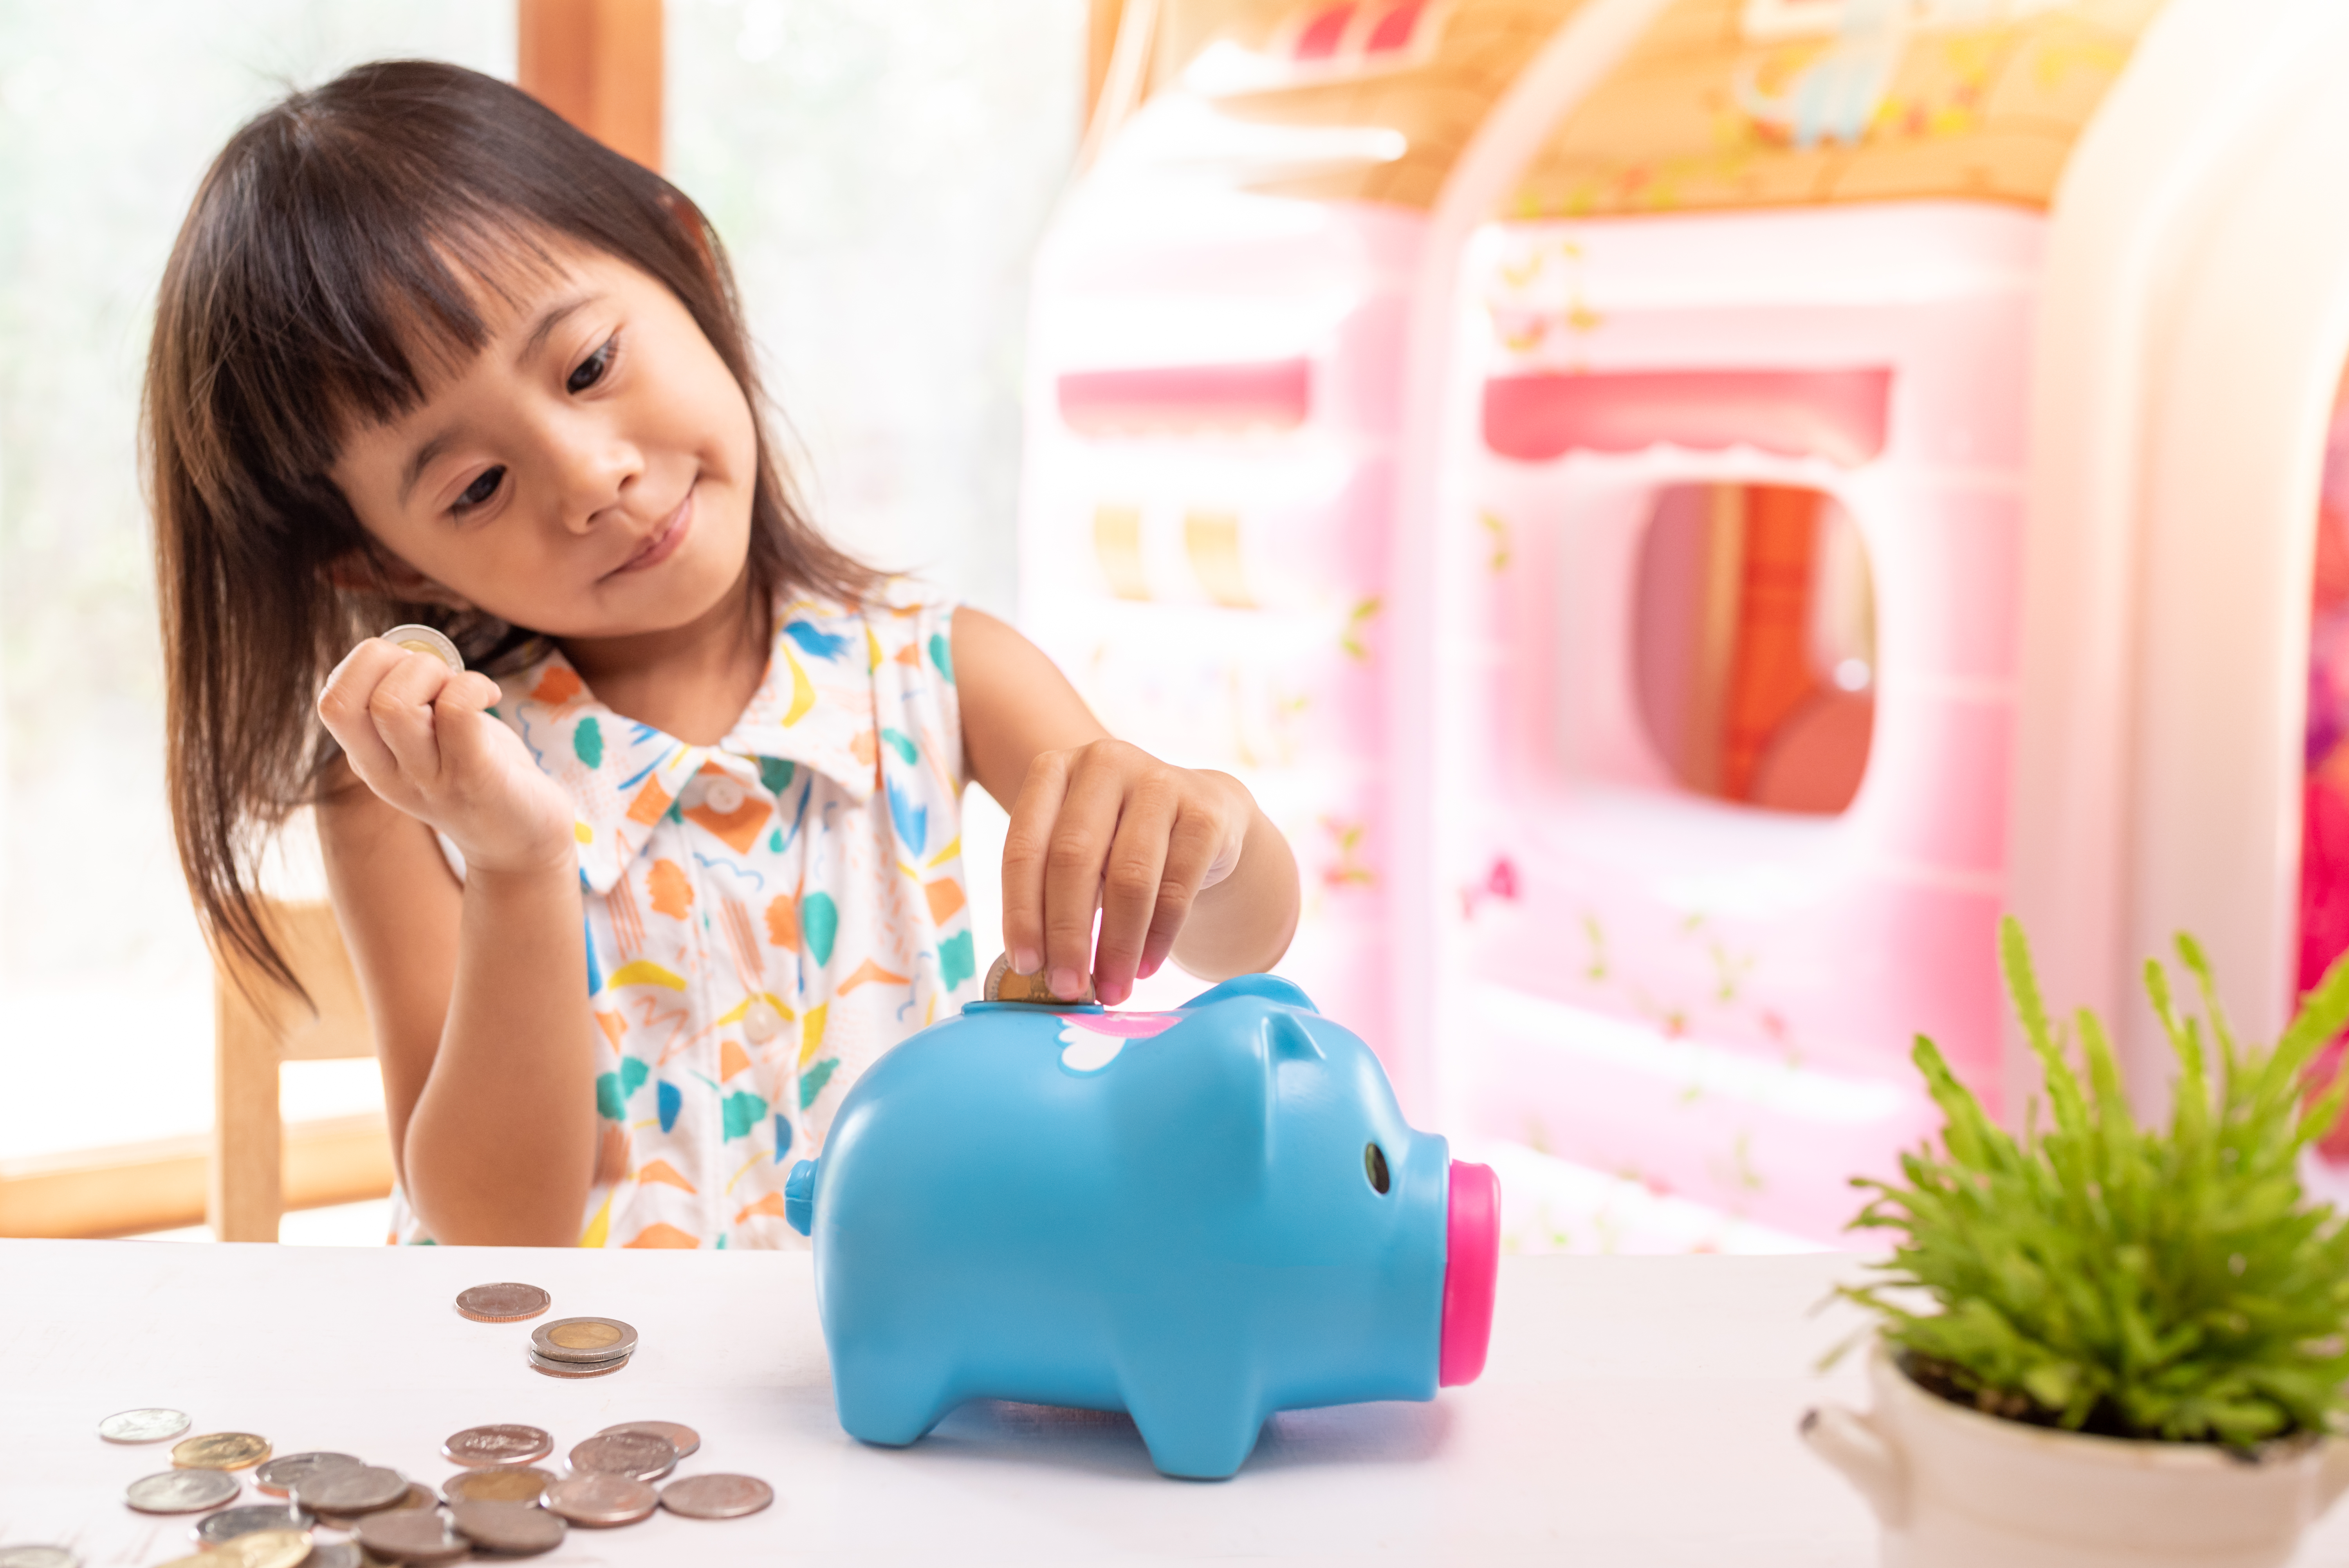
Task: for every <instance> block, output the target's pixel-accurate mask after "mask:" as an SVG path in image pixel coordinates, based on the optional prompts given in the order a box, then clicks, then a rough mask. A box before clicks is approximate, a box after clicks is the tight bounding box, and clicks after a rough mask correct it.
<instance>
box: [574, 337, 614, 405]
mask: <svg viewBox="0 0 2349 1568" xmlns="http://www.w3.org/2000/svg"><path fill="white" fill-rule="evenodd" d="M619 347H620V335H619V334H618V333H614V334H613V335H612V336H611V337H606V338H605V339H604V345H603V347H602V348H598V349H596V350H595V352H594V353H593V354H590V355H588V356H587V358H585V359H582V360H581V361H580V362H579V368H578V369H575V370H574V371H572V372H571V376H570V379H568V380H566V381H564V383H563V385H564V388H565V389H567V390H570V391H574V392H584V391H585V390H586V389H588V388H590V387H592V386H594V385H595V383H596V382H598V381H600V380H602V379H604V374H605V371H607V370H609V369H611V368H612V356H613V355H615V354H616V353H618V352H619Z"/></svg>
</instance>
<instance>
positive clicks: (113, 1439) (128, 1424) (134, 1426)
mask: <svg viewBox="0 0 2349 1568" xmlns="http://www.w3.org/2000/svg"><path fill="white" fill-rule="evenodd" d="M188 1426H189V1422H188V1416H187V1412H186V1411H184V1410H165V1409H162V1408H160V1407H155V1408H150V1409H144V1410H123V1411H119V1412H117V1413H116V1414H114V1415H111V1416H109V1417H107V1418H106V1419H105V1420H103V1421H100V1422H99V1423H98V1436H99V1437H101V1438H105V1439H106V1440H107V1441H108V1442H109V1443H160V1442H161V1441H162V1440H163V1439H164V1438H176V1437H178V1436H179V1435H180V1434H181V1433H182V1432H184V1431H186V1430H187V1429H188Z"/></svg>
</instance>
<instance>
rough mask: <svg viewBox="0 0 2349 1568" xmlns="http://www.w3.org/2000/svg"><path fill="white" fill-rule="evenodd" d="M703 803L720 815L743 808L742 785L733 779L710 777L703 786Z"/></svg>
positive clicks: (728, 814)
mask: <svg viewBox="0 0 2349 1568" xmlns="http://www.w3.org/2000/svg"><path fill="white" fill-rule="evenodd" d="M701 804H702V805H705V806H707V807H709V809H710V810H711V811H714V812H716V813H717V814H718V815H720V816H731V815H734V814H735V813H736V812H738V811H740V810H741V809H742V786H741V785H740V784H736V783H735V782H734V781H733V780H732V779H724V778H719V779H710V780H709V781H707V782H706V783H704V784H703V785H702V786H701Z"/></svg>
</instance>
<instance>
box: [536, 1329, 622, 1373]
mask: <svg viewBox="0 0 2349 1568" xmlns="http://www.w3.org/2000/svg"><path fill="white" fill-rule="evenodd" d="M635 1354H636V1330H635V1329H633V1328H630V1327H629V1326H628V1325H627V1324H625V1323H622V1322H621V1321H620V1320H619V1319H617V1318H611V1317H559V1318H556V1319H555V1320H554V1322H553V1323H543V1324H539V1325H538V1326H537V1327H536V1328H534V1329H533V1330H531V1331H530V1349H529V1350H528V1352H526V1355H527V1356H528V1358H529V1361H530V1364H531V1366H534V1367H536V1368H537V1369H538V1370H539V1371H541V1372H543V1373H545V1374H546V1375H547V1376H550V1377H601V1376H604V1375H605V1373H607V1372H617V1371H618V1370H619V1369H620V1368H621V1367H623V1366H626V1365H627V1364H628V1357H629V1356H631V1355H635Z"/></svg>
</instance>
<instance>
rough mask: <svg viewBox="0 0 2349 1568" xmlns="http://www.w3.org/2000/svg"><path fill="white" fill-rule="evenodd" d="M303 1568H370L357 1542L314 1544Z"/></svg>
mask: <svg viewBox="0 0 2349 1568" xmlns="http://www.w3.org/2000/svg"><path fill="white" fill-rule="evenodd" d="M302 1568H368V1564H367V1557H366V1555H365V1554H364V1553H363V1552H360V1551H359V1543H358V1542H356V1541H326V1542H316V1543H315V1544H313V1545H312V1546H311V1548H310V1555H308V1556H307V1557H305V1558H304V1559H302Z"/></svg>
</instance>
